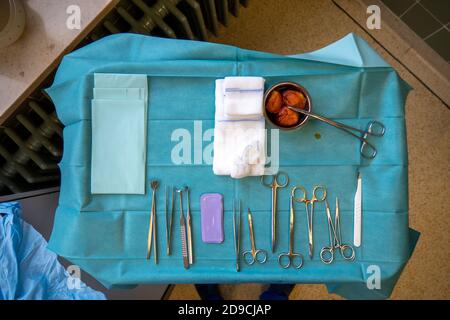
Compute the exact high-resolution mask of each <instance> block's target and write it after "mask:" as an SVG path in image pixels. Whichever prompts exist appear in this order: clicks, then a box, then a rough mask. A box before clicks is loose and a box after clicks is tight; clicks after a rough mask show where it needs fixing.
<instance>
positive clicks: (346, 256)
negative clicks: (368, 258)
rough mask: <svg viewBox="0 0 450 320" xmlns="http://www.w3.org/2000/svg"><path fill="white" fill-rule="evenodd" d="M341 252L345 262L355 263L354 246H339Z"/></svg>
mask: <svg viewBox="0 0 450 320" xmlns="http://www.w3.org/2000/svg"><path fill="white" fill-rule="evenodd" d="M339 250H341V255H342V257H343V258H344V259H345V260H348V261H353V260H354V259H355V248H353V247H352V246H350V245H348V244H341V245H340V246H339ZM346 252H347V254H346Z"/></svg>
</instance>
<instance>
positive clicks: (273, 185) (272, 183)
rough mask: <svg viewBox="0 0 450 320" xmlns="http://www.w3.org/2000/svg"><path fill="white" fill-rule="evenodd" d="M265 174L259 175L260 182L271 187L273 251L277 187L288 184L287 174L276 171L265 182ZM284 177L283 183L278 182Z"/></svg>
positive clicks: (275, 229) (273, 247) (273, 246)
mask: <svg viewBox="0 0 450 320" xmlns="http://www.w3.org/2000/svg"><path fill="white" fill-rule="evenodd" d="M265 177H266V176H261V183H262V184H263V185H264V186H266V187H268V188H271V189H272V252H275V245H276V238H277V234H276V233H277V232H276V231H277V199H278V195H277V190H278V188H284V187H286V186H287V185H288V184H289V176H288V175H287V174H286V173H284V172H281V171H280V172H278V173H277V174H276V175H274V176H271V177H272V180H271V181H270V182H269V183H267V181H266V180H265ZM280 177H284V183H281V184H280V183H279V178H280Z"/></svg>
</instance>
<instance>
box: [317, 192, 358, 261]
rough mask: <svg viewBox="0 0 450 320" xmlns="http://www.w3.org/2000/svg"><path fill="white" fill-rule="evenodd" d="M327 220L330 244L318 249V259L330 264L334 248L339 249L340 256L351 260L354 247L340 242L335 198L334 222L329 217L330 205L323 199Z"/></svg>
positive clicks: (337, 209) (353, 254)
mask: <svg viewBox="0 0 450 320" xmlns="http://www.w3.org/2000/svg"><path fill="white" fill-rule="evenodd" d="M325 205H326V211H327V220H328V233H329V236H330V245H329V246H325V247H323V248H322V250H320V260H322V262H323V263H325V264H330V263H332V262H333V260H334V250H335V249H339V251H340V252H341V256H342V257H343V258H344V259H345V260H347V261H353V260H354V259H355V249H354V248H353V247H352V246H351V245H348V244H343V243H342V238H341V218H340V215H339V200H338V198H336V214H335V216H334V224H333V220H332V219H331V212H330V207H329V206H328V201H325Z"/></svg>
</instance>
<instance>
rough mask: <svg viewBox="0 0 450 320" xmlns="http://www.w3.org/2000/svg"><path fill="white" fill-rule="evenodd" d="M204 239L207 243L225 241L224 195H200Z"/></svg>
mask: <svg viewBox="0 0 450 320" xmlns="http://www.w3.org/2000/svg"><path fill="white" fill-rule="evenodd" d="M200 213H201V221H202V240H203V242H205V243H222V242H223V196H222V195H221V194H220V193H205V194H202V195H201V197H200Z"/></svg>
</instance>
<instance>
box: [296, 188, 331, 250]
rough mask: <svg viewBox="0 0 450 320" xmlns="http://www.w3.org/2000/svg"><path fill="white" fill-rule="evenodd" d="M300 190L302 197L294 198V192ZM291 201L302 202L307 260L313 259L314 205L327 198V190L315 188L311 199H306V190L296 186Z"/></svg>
mask: <svg viewBox="0 0 450 320" xmlns="http://www.w3.org/2000/svg"><path fill="white" fill-rule="evenodd" d="M297 190H301V191H302V192H303V196H302V197H300V198H296V197H295V191H297ZM292 197H293V200H294V201H296V202H303V203H304V204H305V211H306V218H307V220H308V245H309V258H310V259H312V258H313V250H314V237H313V218H314V203H315V202H322V201H324V200H325V198H326V197H327V189H326V188H325V187H323V186H315V187H314V188H313V192H312V198H311V199H308V198H307V196H306V189H305V188H304V187H303V186H296V188H295V189H294V191H293V194H292Z"/></svg>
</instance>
